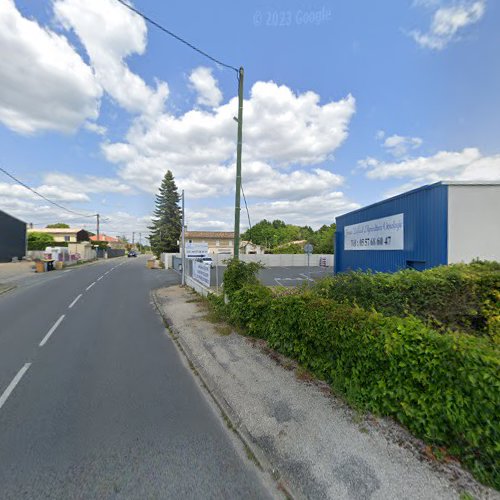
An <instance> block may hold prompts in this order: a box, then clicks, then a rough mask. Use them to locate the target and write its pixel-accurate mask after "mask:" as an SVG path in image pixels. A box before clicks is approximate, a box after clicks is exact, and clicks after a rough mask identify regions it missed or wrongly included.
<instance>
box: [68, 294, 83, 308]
mask: <svg viewBox="0 0 500 500" xmlns="http://www.w3.org/2000/svg"><path fill="white" fill-rule="evenodd" d="M82 295H83V294H80V295H78V297H77V298H76V299H75V300H74V301H73V302H71V304H70V305H69V306H68V309H71V308H72V307H73V306H74V305H75V304H76V303H77V302H78V301H79V300H80V299H81V298H82Z"/></svg>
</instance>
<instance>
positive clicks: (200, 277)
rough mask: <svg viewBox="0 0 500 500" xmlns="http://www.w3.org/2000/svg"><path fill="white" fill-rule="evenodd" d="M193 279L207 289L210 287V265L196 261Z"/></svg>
mask: <svg viewBox="0 0 500 500" xmlns="http://www.w3.org/2000/svg"><path fill="white" fill-rule="evenodd" d="M193 279H195V280H196V281H197V282H198V283H201V284H202V285H205V286H206V287H210V264H205V263H204V262H198V261H196V260H195V261H194V262H193Z"/></svg>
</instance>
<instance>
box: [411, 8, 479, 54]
mask: <svg viewBox="0 0 500 500" xmlns="http://www.w3.org/2000/svg"><path fill="white" fill-rule="evenodd" d="M418 4H420V5H422V2H418ZM424 5H425V6H427V7H436V2H430V3H429V2H428V1H426V2H424ZM485 10H486V0H476V1H470V0H463V1H460V2H458V3H454V4H451V5H447V6H440V7H439V8H437V10H436V11H435V12H434V14H433V17H432V22H431V26H430V28H429V31H428V32H426V33H422V32H421V31H419V30H414V31H412V32H411V36H412V37H413V39H414V40H415V41H416V42H417V43H418V44H419V45H420V46H421V47H424V48H428V49H433V50H442V49H444V48H445V47H446V46H447V45H448V44H449V43H450V42H452V41H454V40H456V39H457V37H458V32H459V31H460V30H463V29H464V28H465V27H466V26H468V25H471V24H474V23H477V22H478V21H479V20H480V19H481V18H482V17H483V15H484V12H485Z"/></svg>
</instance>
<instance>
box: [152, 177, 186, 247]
mask: <svg viewBox="0 0 500 500" xmlns="http://www.w3.org/2000/svg"><path fill="white" fill-rule="evenodd" d="M179 200H180V197H179V193H178V192H177V186H176V185H175V181H174V176H173V175H172V172H171V171H170V170H169V171H168V172H167V173H166V174H165V177H164V178H163V181H162V183H161V186H160V191H159V193H158V194H157V195H156V208H155V210H154V212H153V218H152V221H153V224H152V225H151V226H150V227H149V230H150V231H151V233H150V242H151V250H152V252H153V253H154V254H155V255H157V256H159V255H160V254H161V253H162V252H166V253H174V252H178V251H179V245H178V243H177V242H178V241H179V239H180V237H181V226H182V222H181V209H180V207H179V205H178V203H179Z"/></svg>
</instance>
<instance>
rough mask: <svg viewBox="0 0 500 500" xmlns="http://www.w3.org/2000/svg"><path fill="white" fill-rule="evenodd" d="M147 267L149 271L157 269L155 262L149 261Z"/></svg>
mask: <svg viewBox="0 0 500 500" xmlns="http://www.w3.org/2000/svg"><path fill="white" fill-rule="evenodd" d="M147 267H148V269H153V268H154V267H155V260H154V259H149V260H148V262H147Z"/></svg>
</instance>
